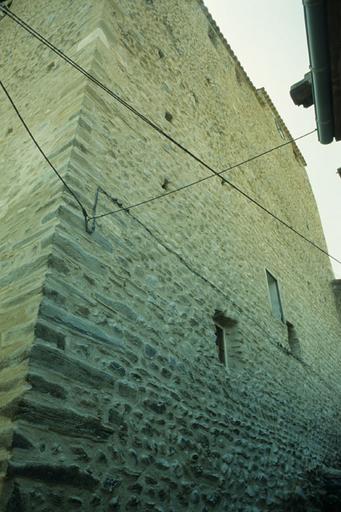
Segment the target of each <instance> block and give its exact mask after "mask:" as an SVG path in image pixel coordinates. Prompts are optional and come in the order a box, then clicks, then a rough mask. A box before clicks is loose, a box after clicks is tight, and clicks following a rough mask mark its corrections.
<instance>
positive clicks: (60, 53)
mask: <svg viewBox="0 0 341 512" xmlns="http://www.w3.org/2000/svg"><path fill="white" fill-rule="evenodd" d="M0 10H1V11H3V12H5V13H6V14H7V15H8V16H9V17H10V18H11V19H12V20H13V21H14V22H15V23H17V24H18V25H20V26H21V27H22V28H23V29H24V30H26V31H27V32H28V33H29V34H31V35H32V36H34V37H35V38H36V39H38V40H39V41H40V42H41V43H43V44H44V45H45V46H47V47H48V48H49V49H50V50H51V51H53V52H54V53H56V54H57V55H58V56H59V57H61V58H62V59H63V60H65V62H67V63H68V64H70V65H71V66H72V67H74V68H75V69H77V70H78V71H79V72H80V73H81V74H83V75H84V76H85V77H86V78H88V79H89V80H90V81H91V82H93V83H95V84H96V85H97V86H98V87H100V88H101V89H103V90H104V91H105V92H106V93H107V94H109V95H110V96H111V97H112V98H114V99H115V100H116V101H118V102H119V103H120V104H121V105H123V106H124V107H125V108H127V109H128V110H130V111H131V112H132V113H133V114H134V115H135V116H137V117H139V118H140V119H141V120H142V121H143V122H145V123H146V124H148V125H149V126H150V127H151V128H153V129H154V130H156V131H157V132H158V133H159V134H161V135H162V136H164V137H165V138H166V139H168V140H169V141H170V142H172V144H174V145H175V146H177V147H178V148H179V149H181V150H182V151H184V152H185V153H186V154H188V155H189V156H190V157H191V158H193V159H194V160H196V161H197V162H198V163H199V164H201V165H202V166H203V167H205V168H206V169H208V170H209V171H210V172H211V173H213V176H207V177H205V178H201V179H200V180H197V181H196V182H192V183H189V184H187V185H184V186H183V187H180V188H179V189H177V190H173V191H169V192H166V193H164V194H161V195H159V196H156V197H154V198H150V199H147V200H145V201H141V202H140V203H136V204H135V205H131V206H128V207H124V208H120V209H117V210H113V211H110V212H106V213H104V214H101V215H97V216H93V217H91V216H88V214H87V212H86V210H85V209H84V206H83V205H82V204H81V202H80V200H79V199H78V197H77V196H76V195H75V194H74V192H72V191H71V189H70V188H69V187H68V186H67V185H66V183H65V181H64V180H63V179H62V177H61V176H60V175H59V177H60V179H62V180H63V183H64V184H65V185H66V187H67V189H68V190H69V191H71V193H72V195H73V196H74V197H75V199H76V200H77V203H78V204H79V205H80V206H81V208H82V212H83V215H84V217H85V219H86V221H88V220H93V219H98V218H101V217H104V216H108V215H113V214H115V213H118V212H119V211H124V210H125V211H127V210H129V209H131V208H135V207H137V206H141V205H142V204H147V203H148V202H151V201H154V200H156V199H160V198H162V197H165V196H166V195H170V194H171V193H175V192H177V191H180V190H184V189H185V188H188V187H190V186H193V185H195V184H197V183H200V182H202V181H204V180H207V179H209V178H212V177H214V176H216V177H219V178H221V179H222V180H223V181H224V182H225V183H227V184H228V185H229V186H230V187H231V188H233V189H234V190H236V191H238V192H239V193H240V194H242V195H243V196H244V197H245V198H246V199H248V200H249V201H250V202H252V203H253V204H254V205H256V206H257V207H258V208H260V209H261V210H263V211H264V212H266V213H267V214H268V215H270V216H271V217H273V218H274V219H275V220H277V221H278V222H279V223H281V224H282V225H283V226H285V227H286V228H287V229H289V230H290V231H292V232H293V233H295V234H296V235H297V236H299V237H301V238H302V239H303V240H305V241H306V242H307V243H309V244H310V245H312V246H313V247H315V248H316V249H317V250H319V251H321V252H322V253H323V254H325V255H327V256H329V257H330V258H331V259H333V260H334V261H336V262H337V263H339V264H341V260H338V259H337V258H335V257H334V256H332V255H331V254H329V253H328V252H327V251H326V250H324V249H323V248H322V247H320V246H319V245H317V244H316V243H315V242H313V241H312V240H310V239H309V238H307V237H306V236H305V235H303V234H302V233H300V232H299V231H298V230H296V229H295V228H294V227H292V226H291V225H290V224H288V223H287V222H286V221H284V220H282V219H281V218H280V217H278V216H277V215H275V214H274V213H273V212H271V211H270V210H268V209H267V208H266V207H265V206H263V205H262V204H261V203H259V202H258V201H257V200H256V199H254V198H252V197H251V196H249V195H248V194H247V193H246V192H244V191H243V190H242V189H240V188H239V187H238V186H237V185H235V184H233V183H231V182H230V181H229V180H227V179H226V178H225V177H224V176H222V174H223V173H225V172H228V171H230V170H232V168H235V167H238V166H240V165H243V164H244V163H247V162H250V161H252V160H255V159H256V158H259V157H260V156H263V155H265V154H268V153H270V152H271V151H274V150H275V149H279V148H280V147H283V146H286V145H288V144H291V143H293V142H295V141H296V140H299V139H301V138H303V137H306V136H307V135H310V134H312V133H314V132H315V131H316V129H315V130H312V131H311V132H308V133H306V134H304V135H301V136H300V137H297V138H296V139H291V140H289V141H286V142H284V143H283V144H281V145H279V146H276V147H275V148H272V149H269V150H267V151H265V152H264V153H261V154H259V155H256V156H254V157H251V158H250V159H248V160H246V161H244V162H240V163H239V164H236V165H234V166H232V167H228V168H227V169H224V170H223V171H220V172H218V171H216V170H215V169H213V167H211V166H210V165H208V164H207V163H206V162H205V161H203V160H202V159H201V158H200V157H198V156H197V155H195V154H194V153H192V151H190V150H189V149H187V148H186V147H185V146H183V145H182V144H181V143H179V142H178V141H177V140H175V139H174V138H173V137H172V136H171V135H169V134H168V133H167V132H165V131H164V130H163V129H162V128H160V127H159V126H158V125H157V124H156V123H155V122H154V121H152V120H151V119H149V118H148V117H146V116H145V115H144V114H142V113H141V112H139V111H138V110H137V109H136V108H135V107H133V106H132V105H130V103H128V102H127V101H125V100H124V99H123V98H121V97H120V96H119V95H118V94H116V93H115V92H114V91H112V90H111V89H109V88H108V87H107V86H106V85H104V84H103V83H102V82H100V81H99V80H98V79H97V78H95V77H94V76H93V75H91V74H90V73H89V72H88V71H86V70H85V69H84V68H83V67H82V66H80V65H79V64H77V63H76V62H75V61H74V60H72V59H71V58H70V57H68V56H67V55H66V54H65V53H64V52H63V51H62V50H60V49H59V48H57V47H56V46H55V45H53V44H52V43H51V42H50V41H48V40H47V39H46V38H45V37H44V36H43V35H41V34H40V33H39V32H37V31H36V30H35V29H34V28H32V27H31V26H30V25H28V24H27V23H26V22H25V21H24V20H22V19H21V18H20V17H19V16H17V15H16V14H14V13H12V12H11V11H10V10H9V9H8V8H6V7H4V6H1V5H0ZM29 133H30V132H29ZM30 136H31V137H32V134H31V133H30ZM33 140H34V139H33ZM34 143H35V144H36V145H37V142H36V141H35V140H34ZM37 147H38V149H39V151H40V152H41V153H42V154H43V156H44V158H45V159H46V160H47V161H49V160H48V159H47V157H46V155H45V154H44V153H43V152H42V150H41V148H40V146H39V145H37ZM49 163H50V162H49ZM50 165H51V167H52V168H53V170H54V171H55V172H56V170H55V168H54V167H53V166H52V164H51V163H50ZM56 174H57V175H58V173H56Z"/></svg>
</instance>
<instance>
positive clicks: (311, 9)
mask: <svg viewBox="0 0 341 512" xmlns="http://www.w3.org/2000/svg"><path fill="white" fill-rule="evenodd" d="M303 6H304V17H305V24H306V31H307V40H308V50H309V60H310V68H311V76H312V89H313V97H314V104H315V117H316V126H317V132H318V138H319V141H320V142H321V143H322V144H329V143H330V142H332V141H333V138H334V117H333V106H332V86H331V67H330V56H329V46H328V28H327V6H326V0H303Z"/></svg>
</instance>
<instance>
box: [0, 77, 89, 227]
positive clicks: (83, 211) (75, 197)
mask: <svg viewBox="0 0 341 512" xmlns="http://www.w3.org/2000/svg"><path fill="white" fill-rule="evenodd" d="M0 86H1V87H2V90H3V91H4V93H5V94H6V96H7V98H8V100H9V102H10V103H11V105H12V107H13V109H14V110H15V113H16V114H17V116H18V117H19V119H20V121H21V122H22V124H23V125H24V127H25V129H26V131H27V133H28V134H29V136H30V137H31V139H32V141H33V143H34V145H35V146H36V147H37V149H38V151H39V152H40V153H41V154H42V156H43V157H44V159H45V160H46V162H47V163H48V164H49V166H50V167H51V169H52V170H53V171H54V173H55V174H56V175H57V177H58V178H59V179H60V181H61V182H62V183H63V184H64V187H65V188H66V190H67V191H68V192H69V193H70V194H71V195H72V196H73V198H74V199H75V200H76V201H77V203H78V205H79V206H80V207H81V210H82V213H83V215H84V217H85V218H88V217H89V216H88V214H87V211H86V209H85V207H84V206H83V204H82V202H81V201H80V199H79V198H78V196H77V194H75V192H74V191H73V190H72V189H71V188H70V187H69V185H68V184H67V183H66V181H65V180H64V178H63V176H61V174H60V172H59V171H57V169H56V168H55V166H54V165H53V163H52V162H51V160H50V159H49V158H48V157H47V156H46V154H45V152H44V151H43V149H42V148H41V146H40V144H39V143H38V141H37V140H36V138H35V137H34V135H33V133H32V132H31V130H30V129H29V127H28V126H27V124H26V122H25V120H24V118H23V117H22V115H21V114H20V112H19V110H18V108H17V107H16V105H15V103H14V101H13V99H12V97H11V96H10V94H9V92H8V91H7V89H6V87H5V85H4V84H3V82H2V81H1V80H0Z"/></svg>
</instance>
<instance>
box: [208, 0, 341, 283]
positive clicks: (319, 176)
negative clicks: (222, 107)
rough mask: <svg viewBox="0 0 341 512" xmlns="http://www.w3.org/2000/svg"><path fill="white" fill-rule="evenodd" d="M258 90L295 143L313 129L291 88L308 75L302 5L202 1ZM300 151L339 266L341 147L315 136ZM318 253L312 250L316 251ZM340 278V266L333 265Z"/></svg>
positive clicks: (293, 0) (281, 0) (296, 1)
mask: <svg viewBox="0 0 341 512" xmlns="http://www.w3.org/2000/svg"><path fill="white" fill-rule="evenodd" d="M204 1H205V4H206V6H207V8H208V9H209V11H210V13H211V14H212V16H213V18H214V19H215V21H216V22H217V24H218V26H219V28H220V30H221V32H222V33H223V34H224V36H225V38H226V40H227V41H228V43H229V44H230V45H231V47H232V49H233V50H234V52H235V53H236V55H237V57H238V59H239V60H240V62H241V63H242V65H243V67H244V68H245V70H246V72H247V74H248V75H249V77H250V78H251V80H252V82H253V83H254V85H255V86H256V87H257V88H258V87H265V89H266V90H267V92H268V93H269V95H270V97H271V99H272V101H273V102H274V104H275V105H276V107H277V109H278V111H279V113H280V114H281V116H282V118H283V120H284V122H285V123H286V125H287V127H288V129H289V130H290V132H291V135H292V136H293V137H296V136H298V135H301V134H303V133H305V132H307V131H310V130H311V129H313V128H315V126H316V125H315V118H314V109H313V107H310V108H309V109H304V108H303V107H296V106H295V105H294V104H293V103H292V101H291V98H290V96H289V89H290V86H291V85H292V84H293V83H295V82H297V81H298V80H301V78H303V75H304V73H306V72H307V71H308V69H309V60H308V50H307V43H306V34H305V25H304V17H303V5H302V1H301V0H204ZM298 146H299V147H300V149H301V151H302V153H303V155H304V157H305V159H306V161H307V172H308V176H309V179H310V182H311V185H312V188H313V191H314V194H315V198H316V201H317V204H318V208H319V211H320V216H321V220H322V224H323V228H324V232H325V236H326V240H327V244H328V250H329V252H330V253H331V254H332V255H333V256H335V257H336V258H338V259H340V260H341V222H340V220H341V179H340V178H339V176H338V175H337V174H336V170H337V168H338V167H341V141H340V142H333V143H332V144H329V145H326V146H324V145H322V144H320V143H319V142H318V140H317V135H315V134H313V135H311V136H309V137H307V138H306V139H303V140H302V141H299V143H298ZM312 250H314V249H312ZM332 265H333V269H334V272H335V275H336V277H337V278H341V265H340V264H338V263H333V262H332Z"/></svg>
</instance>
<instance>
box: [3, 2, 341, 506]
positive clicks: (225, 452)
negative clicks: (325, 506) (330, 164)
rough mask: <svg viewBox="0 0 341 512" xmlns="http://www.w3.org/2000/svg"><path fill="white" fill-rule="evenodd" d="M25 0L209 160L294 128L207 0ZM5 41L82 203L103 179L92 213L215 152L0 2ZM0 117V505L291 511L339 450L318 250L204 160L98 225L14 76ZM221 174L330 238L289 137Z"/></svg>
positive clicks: (330, 317) (68, 43)
mask: <svg viewBox="0 0 341 512" xmlns="http://www.w3.org/2000/svg"><path fill="white" fill-rule="evenodd" d="M27 5H28V4H27V2H25V1H24V0H15V1H14V2H13V4H12V9H13V11H14V12H15V13H17V14H18V15H19V16H22V17H23V18H24V19H25V20H26V21H27V22H28V23H30V24H32V25H33V26H34V27H35V28H36V29H38V30H39V31H40V32H41V33H42V34H44V35H46V36H47V37H48V39H50V40H51V41H52V42H53V43H54V44H55V45H56V46H57V47H59V48H62V49H63V50H64V51H65V53H66V54H68V55H70V56H71V57H72V58H73V59H75V60H76V61H77V62H79V63H80V64H81V65H82V66H84V67H85V68H86V69H88V70H89V71H91V73H93V74H94V75H95V76H96V77H97V78H98V79H100V80H101V81H102V82H104V83H105V84H106V85H107V86H108V87H109V88H111V89H113V90H114V91H115V92H117V93H118V94H119V95H120V96H121V97H122V98H124V99H125V100H126V101H128V102H130V103H131V104H132V105H134V106H135V107H136V108H138V109H139V110H140V111H141V112H143V113H144V114H146V115H148V116H149V117H150V118H152V119H153V120H154V122H155V123H157V124H158V125H159V126H161V127H162V128H163V129H164V130H165V131H167V132H168V133H170V134H171V135H172V136H173V137H174V138H176V139H177V140H179V141H180V142H181V143H182V144H184V145H185V146H186V147H188V148H189V149H191V150H192V151H193V152H195V153H196V154H197V155H198V156H199V157H200V158H202V159H203V160H205V161H207V162H208V163H209V164H210V165H211V166H212V167H214V168H216V169H219V170H221V169H223V168H226V167H228V166H229V165H233V164H235V163H237V162H240V161H242V160H244V159H248V158H250V157H251V156H254V155H256V154H258V153H262V152H263V151H265V150H267V149H269V148H271V147H273V146H277V145H279V144H281V143H282V142H284V141H285V140H287V139H288V138H289V137H290V134H289V133H288V131H287V130H286V128H285V126H284V123H283V121H282V120H281V119H280V117H279V115H278V113H277V112H276V109H275V107H274V105H273V104H272V102H271V100H270V98H269V97H268V96H267V94H266V92H265V91H264V90H256V89H255V88H254V86H253V85H252V84H251V82H250V80H249V79H248V77H247V75H246V73H245V71H244V70H243V68H242V67H241V65H240V64H239V62H238V60H237V58H236V57H235V55H234V54H233V52H232V50H231V49H230V47H229V46H228V44H227V43H226V41H224V39H223V37H222V36H221V34H220V33H219V30H218V28H217V26H216V25H215V23H214V21H213V20H212V19H211V17H210V16H209V14H208V12H207V11H206V9H205V7H204V5H203V3H202V1H201V0H186V2H183V1H180V0H169V1H167V2H166V1H163V0H149V1H147V0H138V1H136V2H135V1H134V2H133V1H124V2H119V1H117V0H98V1H97V0H96V1H95V0H73V1H71V0H59V2H47V1H46V0H36V1H35V2H33V3H30V5H29V8H28V7H27ZM0 47H1V48H2V56H1V60H0V73H1V77H2V80H3V81H4V83H5V85H6V86H8V89H9V91H10V93H11V94H12V95H13V98H14V100H15V102H16V104H17V105H18V107H19V108H20V110H21V112H22V114H23V115H24V117H25V119H26V121H27V123H28V124H29V126H30V127H31V129H32V131H33V133H34V135H35V136H36V138H37V139H38V141H39V143H40V144H41V146H42V147H43V148H44V150H45V152H46V153H47V155H48V156H49V157H50V158H51V160H52V161H53V163H54V165H55V166H56V167H57V168H58V169H59V170H60V171H61V173H62V175H63V177H64V178H65V179H66V181H67V182H68V184H69V185H70V187H72V188H73V190H74V191H75V192H77V194H78V195H79V197H80V198H81V200H82V201H83V202H84V204H85V205H86V208H87V209H88V211H89V212H91V211H92V208H93V207H94V203H95V197H96V192H97V191H98V190H100V191H103V190H104V191H106V192H107V194H105V193H103V192H99V194H98V202H97V207H96V208H97V209H96V211H97V214H101V213H103V212H106V211H108V210H112V209H117V208H118V207H119V206H118V205H120V204H123V205H124V206H129V205H131V204H134V203H137V202H139V201H141V200H144V199H146V198H149V197H153V196H156V195H159V194H161V193H163V191H165V190H172V189H173V188H177V187H179V186H181V185H184V184H186V183H188V182H191V181H194V180H197V179H199V178H202V177H204V176H206V175H208V174H209V173H208V171H207V169H205V168H203V167H202V166H200V164H198V163H196V162H194V161H193V160H192V159H191V158H189V157H188V155H186V154H185V153H183V152H182V151H181V150H179V149H178V148H176V147H175V146H173V145H172V144H171V143H170V142H169V141H167V140H165V139H164V138H162V137H161V136H160V135H159V134H158V133H156V132H155V131H154V130H152V129H150V128H149V127H147V126H146V125H145V124H144V123H143V122H142V121H141V120H140V119H138V118H136V117H134V115H132V113H130V112H129V111H127V110H126V109H124V108H123V107H122V106H121V105H119V104H118V103H117V102H115V101H114V100H113V99H112V98H110V97H109V96H108V95H107V94H105V93H104V92H103V91H101V90H99V89H98V88H97V87H96V86H95V85H94V84H91V83H89V82H88V81H87V80H86V79H85V78H84V77H83V76H82V75H80V74H79V73H78V72H77V71H75V70H74V69H72V68H71V67H70V66H68V65H67V64H66V63H64V62H63V61H61V60H60V59H58V58H57V56H56V55H54V54H53V53H51V51H50V50H48V49H47V48H45V47H44V46H42V45H41V44H40V43H38V42H37V41H36V40H34V39H33V38H32V37H30V36H29V35H27V34H26V33H25V32H24V31H23V30H22V29H21V28H20V27H18V26H16V25H15V24H14V23H13V22H12V21H11V20H10V19H8V18H7V17H5V18H3V19H2V21H1V24H0ZM262 58H263V57H262ZM264 58H265V57H264ZM0 116H1V120H2V121H1V125H0V150H1V151H0V169H1V180H2V194H1V200H0V201H1V202H0V217H1V225H0V254H1V267H0V268H1V272H0V329H1V331H0V350H1V358H0V388H1V389H0V393H1V395H0V396H1V401H0V439H1V450H0V457H1V459H0V461H1V466H0V471H1V473H0V476H1V484H0V485H1V487H0V492H1V500H2V504H3V510H5V511H6V512H14V511H15V512H30V511H33V510H34V511H35V512H47V511H49V512H53V511H64V510H65V511H72V510H82V511H84V512H87V511H89V512H90V511H94V510H98V511H100V512H102V511H103V512H106V511H111V510H112V511H118V510H121V511H128V510H138V511H158V512H161V511H162V512H171V511H177V512H178V511H181V510H186V511H193V512H194V511H200V512H201V511H202V512H204V511H210V510H216V511H231V512H237V511H239V512H257V511H276V512H280V511H281V510H283V511H284V510H286V508H285V507H286V505H285V504H286V502H287V500H288V499H289V498H290V499H291V498H292V497H293V496H294V497H295V496H296V495H297V496H301V495H302V492H303V490H302V489H303V487H304V479H305V475H306V473H307V471H309V470H311V469H314V468H315V467H316V466H318V465H319V464H321V463H322V462H323V463H326V464H330V465H333V464H334V463H335V461H336V460H337V459H338V456H339V451H338V450H339V445H340V435H339V430H340V392H341V382H340V370H339V368H340V362H341V361H340V359H341V358H340V316H339V307H338V306H337V304H338V302H337V300H336V298H335V293H334V290H333V287H332V280H333V276H332V272H331V267H330V263H329V260H328V257H327V256H326V255H324V254H323V253H321V252H319V251H318V250H316V249H314V248H313V247H312V246H311V245H309V244H308V243H307V242H306V241H304V240H302V239H300V238H298V237H297V236H296V235H295V234H294V233H292V232H291V231H289V230H288V229H286V228H285V227H284V226H283V225H281V224H279V223H278V222H277V221H276V220H275V219H273V218H271V217H270V216H269V215H267V214H266V213H265V212H264V211H262V210H260V209H259V208H257V207H256V206H255V205H253V204H251V203H250V202H249V201H248V200H247V199H246V198H245V197H243V196H242V195H241V194H239V193H238V192H237V191H236V190H234V189H232V188H231V187H230V186H229V185H228V184H223V183H222V182H221V180H220V179H217V178H216V177H215V178H213V179H210V180H207V181H204V182H202V183H201V184H199V185H197V186H195V187H191V188H188V189H186V190H184V191H182V192H179V193H177V194H174V195H169V196H167V197H165V198H163V199H161V200H158V201H155V202H152V203H149V204H147V205H144V206H141V207H139V208H136V209H131V210H129V211H123V212H120V213H117V214H115V215H111V216H107V217H104V218H102V219H99V220H98V221H97V223H96V229H95V231H94V233H93V234H89V233H87V232H86V231H85V226H84V220H83V217H82V213H81V212H80V210H79V208H78V206H77V204H76V203H75V201H74V200H73V198H72V197H71V196H70V195H69V194H68V193H67V191H65V190H64V189H63V186H62V184H61V183H60V181H58V180H57V178H56V176H55V175H54V174H53V173H52V171H51V169H50V168H49V167H48V165H47V164H46V163H45V162H44V161H43V160H42V159H41V157H40V155H39V153H37V150H36V148H35V147H34V146H33V145H32V142H31V141H30V140H29V138H28V136H27V134H26V133H25V131H24V129H23V128H22V126H21V125H20V122H19V120H18V119H17V118H16V116H15V113H14V112H13V110H12V109H11V106H10V105H9V104H8V102H7V101H5V99H2V100H1V103H0ZM226 177H227V178H228V179H229V180H230V181H231V182H232V183H233V184H235V185H236V186H238V187H240V188H241V189H242V190H244V191H245V192H246V193H247V194H249V195H250V196H252V197H254V198H255V199H256V200H257V201H259V202H260V203H262V204H263V205H264V206H265V207H266V208H268V209H269V210H272V211H274V212H275V213H276V215H278V216H279V217H281V218H282V219H283V220H285V221H286V222H287V223H289V224H291V225H293V226H294V227H295V228H296V229H297V230H299V231H300V232H302V233H303V234H304V235H305V236H306V237H308V238H309V239H312V240H314V242H315V243H317V244H318V245H320V246H321V247H323V248H326V244H325V241H324V237H323V232H322V229H321V225H320V220H319V215H318V211H317V208H316V205H315V201H314V198H313V195H312V191H311V189H310V185H309V182H308V179H307V176H306V172H305V169H304V159H303V157H302V155H301V154H300V152H299V150H298V148H297V147H296V146H295V145H288V146H286V147H284V148H282V149H280V150H278V151H276V152H273V153H270V154H268V155H266V156H264V157H262V158H259V159H257V160H254V161H253V162H250V163H249V164H247V165H243V166H240V167H237V168H235V169H234V170H233V171H232V172H231V173H228V174H226ZM265 269H268V270H269V271H270V272H271V274H272V275H273V276H275V277H276V279H278V282H279V285H280V291H281V295H282V302H283V308H284V317H285V321H288V322H289V324H290V326H291V327H290V329H291V338H290V339H289V327H288V325H287V324H286V323H285V322H281V321H280V320H277V319H276V318H274V317H273V315H272V313H271V307H270V304H269V296H268V290H267V281H266V273H265ZM217 312H222V314H223V316H224V318H228V319H231V320H232V321H227V323H226V325H227V326H228V325H229V324H231V325H232V324H233V330H231V331H229V330H228V327H226V344H227V347H226V348H227V355H228V357H227V359H228V361H227V363H228V364H227V367H225V366H223V365H222V364H220V363H219V361H218V357H217V351H216V346H215V335H214V332H215V326H214V321H213V317H214V316H215V315H216V314H217ZM229 332H230V335H229ZM293 347H295V350H294V349H293ZM302 486H303V487H302Z"/></svg>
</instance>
